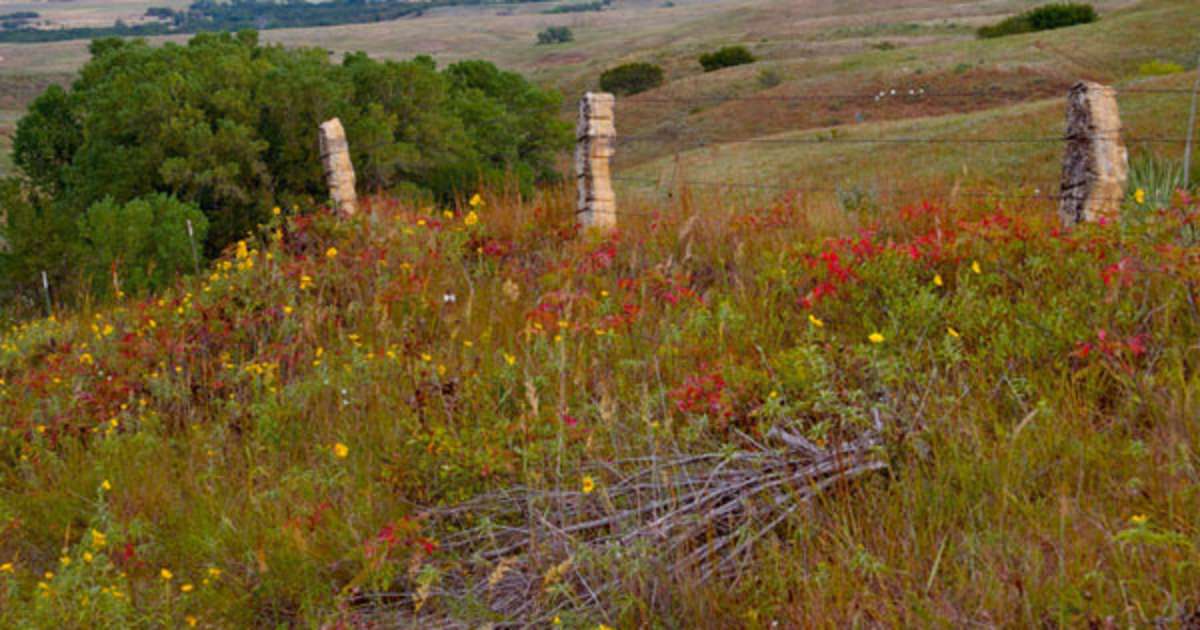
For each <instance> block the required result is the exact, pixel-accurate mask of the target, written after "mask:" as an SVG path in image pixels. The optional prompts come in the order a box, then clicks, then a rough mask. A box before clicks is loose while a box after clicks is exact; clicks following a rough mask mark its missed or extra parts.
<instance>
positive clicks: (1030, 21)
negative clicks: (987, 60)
mask: <svg viewBox="0 0 1200 630" xmlns="http://www.w3.org/2000/svg"><path fill="white" fill-rule="evenodd" d="M1097 19H1099V16H1097V15H1096V9H1095V8H1093V7H1092V5H1090V4H1079V3H1059V4H1047V5H1044V6H1040V7H1038V8H1036V9H1033V10H1031V11H1026V12H1025V13H1022V14H1020V15H1015V16H1013V17H1010V18H1008V19H1006V20H1004V21H1002V22H1000V23H998V24H993V25H991V26H984V27H982V28H980V29H979V31H978V34H979V37H981V38H985V39H987V38H992V37H1003V36H1005V35H1016V34H1019V33H1032V32H1035V31H1048V30H1051V29H1056V28H1063V27H1065V26H1074V25H1076V24H1087V23H1089V22H1095V21H1096V20H1097Z"/></svg>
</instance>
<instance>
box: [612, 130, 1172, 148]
mask: <svg viewBox="0 0 1200 630" xmlns="http://www.w3.org/2000/svg"><path fill="white" fill-rule="evenodd" d="M1092 137H1093V138H1096V139H1101V140H1121V141H1122V142H1124V143H1125V144H1184V143H1186V142H1187V139H1186V138H1170V137H1144V138H1142V137H1131V138H1121V137H1120V136H1116V135H1113V136H1103V135H1101V136H1092ZM1074 139H1075V138H1072V137H1071V136H1053V137H1045V138H904V137H900V138H838V137H827V138H746V139H742V140H733V139H731V140H710V139H700V140H698V141H697V140H692V141H691V142H692V143H694V144H697V145H700V146H707V145H709V144H1059V143H1062V142H1066V141H1069V140H1074ZM655 140H679V141H687V138H681V137H675V136H671V135H668V134H663V133H657V134H643V135H637V136H625V137H623V138H618V140H617V146H621V145H625V144H633V143H637V142H649V141H655Z"/></svg>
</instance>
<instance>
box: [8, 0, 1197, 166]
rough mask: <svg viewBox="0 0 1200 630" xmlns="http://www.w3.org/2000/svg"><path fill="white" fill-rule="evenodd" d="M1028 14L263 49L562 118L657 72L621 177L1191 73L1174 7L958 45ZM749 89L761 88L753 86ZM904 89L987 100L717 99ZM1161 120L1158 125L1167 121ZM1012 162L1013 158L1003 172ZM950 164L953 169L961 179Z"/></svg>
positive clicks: (46, 61)
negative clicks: (476, 62) (705, 62)
mask: <svg viewBox="0 0 1200 630" xmlns="http://www.w3.org/2000/svg"><path fill="white" fill-rule="evenodd" d="M1032 4H1034V3H1032V2H1028V1H1024V0H1022V1H1017V0H1006V1H1004V2H988V3H977V2H971V3H956V2H948V1H946V0H911V1H909V2H904V3H895V2H888V3H881V2H879V0H855V1H854V2H832V1H830V2H806V3H794V2H784V1H782V0H772V1H771V2H754V3H747V2H746V1H745V0H714V1H711V2H696V1H688V0H683V1H680V2H676V3H675V6H672V7H666V6H663V3H660V2H653V1H650V0H645V1H642V0H629V1H620V2H617V3H616V4H615V8H614V9H613V10H610V11H605V12H602V13H585V14H568V15H558V16H552V15H543V14H541V13H539V10H540V8H539V7H538V6H537V5H516V6H513V7H500V8H496V7H486V8H483V7H459V8H453V9H443V10H438V11H434V12H431V13H430V14H429V15H428V16H425V17H422V18H419V19H412V20H400V21H396V22H388V23H383V24H373V25H349V26H341V27H331V28H321V29H297V30H281V31H268V32H266V33H264V34H263V38H264V40H266V41H272V42H279V43H282V44H285V45H296V46H322V47H326V48H328V49H330V50H332V51H334V52H335V53H341V52H346V51H354V50H365V51H367V52H368V53H370V54H372V55H373V56H377V57H383V58H410V57H411V56H413V55H417V54H430V55H433V56H434V57H435V58H436V59H438V60H439V61H440V62H443V63H445V62H449V61H454V60H459V59H463V58H486V59H490V60H492V61H495V62H497V63H499V64H500V65H501V66H503V67H505V68H512V69H516V70H519V71H522V72H523V73H525V74H527V75H529V76H531V77H533V78H535V79H536V80H538V81H540V82H542V83H546V84H549V85H552V86H555V87H557V88H559V89H561V90H563V91H564V92H565V93H566V94H567V99H566V100H567V104H568V109H567V111H564V116H570V115H571V111H570V109H571V108H570V107H569V106H570V104H571V103H572V102H573V101H574V96H575V95H577V94H579V93H580V92H582V91H584V90H587V89H593V88H594V87H595V81H596V78H597V77H598V76H599V74H600V73H601V72H602V71H603V70H604V69H606V68H609V67H611V66H613V65H615V64H617V63H621V62H625V61H635V60H648V61H653V62H655V63H660V64H662V65H663V66H664V67H665V68H666V69H667V75H668V82H667V83H666V85H664V86H663V87H662V88H660V89H658V90H655V91H652V92H650V93H648V94H646V95H645V96H643V97H642V98H641V99H639V98H636V97H635V98H632V99H622V103H621V105H620V110H619V120H618V124H619V128H620V131H621V133H622V134H623V135H625V136H636V137H647V136H649V137H651V138H652V139H651V140H650V141H643V142H638V143H636V144H633V145H630V146H625V147H622V152H621V156H622V157H621V162H620V164H621V165H622V166H623V167H628V166H633V165H637V164H642V163H646V162H649V161H652V160H655V159H656V158H664V157H667V156H672V155H673V154H674V153H676V152H678V151H687V150H689V149H692V148H695V147H697V146H698V145H699V144H700V143H701V142H703V143H705V144H706V145H708V146H711V145H713V144H721V143H726V142H736V141H743V140H747V139H751V138H760V137H768V136H773V135H775V134H780V133H787V132H790V131H796V130H803V129H825V128H830V127H846V128H848V129H849V130H850V133H858V132H859V131H858V130H859V128H861V127H862V126H863V125H867V126H868V127H866V131H868V132H873V131H876V130H879V129H880V127H877V126H872V125H879V124H880V123H886V122H887V121H892V120H899V119H910V118H922V117H928V116H939V115H946V114H952V113H965V112H970V111H980V110H992V109H999V110H1005V111H1006V112H1007V114H1006V115H1008V116H1010V117H1012V118H1014V119H1020V118H1021V116H1022V114H1023V112H1024V111H1026V110H1022V109H1012V110H1007V109H1006V108H1009V107H1011V106H1013V105H1020V104H1024V103H1029V102H1034V101H1039V100H1042V99H1047V98H1051V97H1053V98H1059V97H1060V96H1061V95H1062V93H1063V92H1064V90H1065V89H1066V87H1067V86H1069V85H1070V84H1071V83H1072V82H1073V81H1075V80H1077V79H1078V78H1081V77H1082V78H1089V79H1093V80H1099V81H1103V82H1109V83H1127V82H1129V81H1131V80H1135V79H1137V78H1139V67H1140V66H1141V65H1142V64H1143V63H1145V62H1147V61H1153V60H1162V61H1170V62H1174V63H1179V64H1181V65H1183V66H1184V67H1186V68H1191V67H1194V64H1195V47H1196V42H1195V37H1194V33H1195V32H1196V30H1197V28H1200V17H1197V14H1196V12H1195V11H1194V10H1192V8H1193V7H1191V3H1190V2H1189V1H1188V0H1144V1H1142V2H1131V1H1128V0H1111V1H1105V2H1098V3H1096V4H1097V6H1098V7H1099V8H1100V9H1101V11H1102V15H1103V18H1102V19H1101V20H1100V21H1099V22H1098V23H1096V24H1092V25H1086V26H1081V27H1074V28H1069V29H1063V30H1059V31H1055V32H1053V33H1035V34H1030V35H1024V36H1018V37H1008V38H1000V39H996V40H983V41H981V40H977V39H975V38H974V35H973V29H974V28H975V27H977V26H979V25H981V24H986V23H990V22H994V21H996V20H998V19H999V18H1001V17H1003V16H1005V15H1009V14H1012V13H1016V12H1019V11H1021V10H1024V9H1027V8H1028V7H1029V6H1031V5H1032ZM549 25H562V26H569V27H571V28H572V30H573V31H574V32H575V35H576V41H575V42H572V43H570V44H564V45H555V46H537V45H535V43H534V42H535V41H536V34H537V32H538V31H540V30H541V29H543V28H545V27H546V26H549ZM731 43H741V44H745V45H747V46H749V47H750V48H751V50H752V51H753V52H754V54H755V55H756V56H757V57H758V58H759V59H760V61H759V62H758V63H755V64H751V65H748V66H739V67H735V68H728V69H725V70H722V71H719V72H713V73H703V72H702V71H701V68H700V66H699V64H698V63H697V62H696V58H697V57H698V56H699V55H700V54H701V53H703V52H708V51H711V50H713V49H715V48H716V47H718V46H720V45H724V44H731ZM86 55H87V53H86V42H60V43H49V44H36V45H4V46H0V85H4V86H9V87H12V89H10V90H7V91H8V92H11V93H13V94H25V90H23V89H18V87H19V85H20V82H27V81H28V80H29V78H30V77H42V78H43V82H44V81H45V80H55V81H61V80H62V77H63V76H64V73H71V72H73V71H74V70H75V69H77V68H78V67H79V66H80V65H81V64H82V63H83V62H84V61H85V59H86ZM764 75H769V76H770V77H771V79H770V80H769V81H767V80H764V78H763V77H764ZM1183 83H1184V82H1183V81H1179V82H1177V83H1175V84H1176V85H1181V84H1183ZM914 87H924V88H927V89H928V90H929V92H974V91H982V92H986V93H987V96H984V97H980V98H962V99H934V98H926V99H916V100H905V99H891V100H885V101H882V102H878V103H877V102H873V101H869V100H868V101H863V100H854V99H842V100H838V99H829V100H823V101H801V102H786V101H776V102H772V101H765V102H764V101H754V100H751V101H730V102H722V101H721V100H720V99H724V98H728V97H748V96H751V97H756V98H767V99H787V98H790V97H794V96H804V95H809V94H814V93H816V94H821V93H834V94H845V93H850V94H860V93H874V92H876V91H879V90H890V89H895V88H899V89H900V90H901V91H903V90H905V89H907V88H914ZM30 98H32V94H30V95H26V96H21V97H20V98H17V101H19V102H18V103H17V104H16V105H15V106H8V107H6V108H9V109H14V110H18V111H19V110H20V109H21V108H23V107H24V105H25V103H27V102H28V100H29V99H30ZM661 99H680V100H679V101H677V102H663V101H661ZM696 99H702V100H701V101H699V102H697V101H696ZM1172 107H1173V106H1172ZM1177 111H1178V110H1174V109H1173V110H1172V111H1171V118H1172V119H1174V118H1175V114H1176V112H1177ZM1057 117H1058V114H1057V113H1051V109H1047V110H1046V116H1045V117H1044V118H1042V119H1041V120H1042V122H1043V124H1053V125H1055V127H1057V125H1058V123H1057V121H1055V120H1054V119H1055V118H1057ZM1154 120H1157V119H1154ZM935 127H936V123H935ZM935 130H936V128H935ZM1175 135H1177V134H1175ZM735 152H736V149H735ZM771 155H773V156H775V158H777V159H772V160H771V161H770V163H769V164H768V165H767V166H768V167H769V169H768V171H769V173H770V175H771V177H775V176H776V175H783V176H789V177H791V176H796V177H800V178H801V179H804V178H806V177H810V176H811V174H812V172H813V171H811V170H809V169H807V167H805V166H804V164H806V163H807V162H804V161H800V160H793V159H790V158H792V157H794V156H791V155H789V154H786V153H781V152H772V153H771ZM880 157H881V158H882V159H881V160H879V161H878V162H867V163H863V162H859V163H858V164H859V167H860V168H866V169H874V168H876V167H884V168H886V167H887V166H888V165H889V164H892V163H894V160H892V159H891V157H890V156H888V155H887V154H886V153H885V154H881V155H880ZM1021 157H1022V156H1020V154H1019V153H1017V154H1013V160H1019V159H1020V158H1021ZM757 159H758V160H759V161H760V162H762V161H763V159H764V158H762V157H759V158H757ZM955 166H956V170H957V168H958V167H959V166H961V165H955ZM797 167H799V168H797ZM659 171H660V172H661V169H659Z"/></svg>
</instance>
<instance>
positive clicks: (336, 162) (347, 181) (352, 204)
mask: <svg viewBox="0 0 1200 630" xmlns="http://www.w3.org/2000/svg"><path fill="white" fill-rule="evenodd" d="M320 136H321V166H322V167H324V169H325V182H326V183H327V184H328V185H329V198H330V199H332V200H333V207H334V210H336V211H337V213H338V214H340V215H342V216H347V217H348V216H353V215H354V214H355V213H357V212H358V194H357V193H356V192H355V191H354V185H355V179H354V164H353V163H351V161H350V143H349V142H347V141H346V130H345V129H343V128H342V121H340V120H338V119H337V118H334V119H332V120H327V121H325V122H323V123H321V133H320Z"/></svg>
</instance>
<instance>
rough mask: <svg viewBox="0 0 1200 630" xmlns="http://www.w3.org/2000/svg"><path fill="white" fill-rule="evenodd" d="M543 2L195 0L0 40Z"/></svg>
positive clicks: (20, 31) (328, 21)
mask: <svg viewBox="0 0 1200 630" xmlns="http://www.w3.org/2000/svg"><path fill="white" fill-rule="evenodd" d="M513 1H516V2H545V1H547V0H424V1H416V2H414V1H412V0H324V1H322V2H308V1H307V0H286V1H284V2H273V1H270V0H232V1H229V0H196V1H195V2H193V3H192V4H191V5H189V6H188V7H187V8H186V9H183V10H175V9H171V8H169V7H151V8H149V9H147V10H146V13H145V17H147V18H150V19H152V20H153V21H150V22H146V23H141V24H126V23H124V22H120V21H118V22H117V23H115V24H113V25H112V26H103V27H79V28H64V29H42V28H36V27H34V26H33V25H30V24H27V23H24V22H13V23H12V24H11V25H10V26H9V27H8V28H4V29H0V42H13V43H26V42H45V41H64V40H71V39H95V38H102V37H130V36H132V37H149V36H154V35H169V34H178V33H200V32H206V31H239V30H245V29H256V30H265V29H275V28H300V27H313V26H333V25H337V24H361V23H369V22H386V21H390V20H396V19H399V18H404V17H418V16H420V15H422V14H424V12H425V11H427V10H429V9H432V8H435V7H443V6H466V5H483V4H501V3H503V4H511V3H512V2H513Z"/></svg>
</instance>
